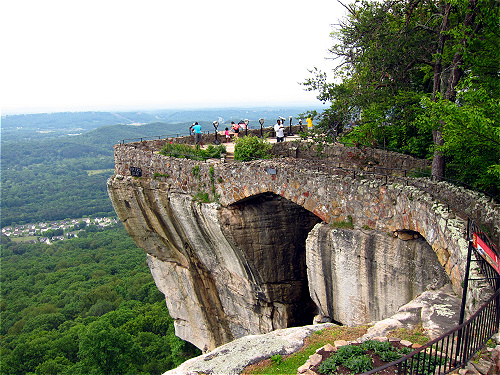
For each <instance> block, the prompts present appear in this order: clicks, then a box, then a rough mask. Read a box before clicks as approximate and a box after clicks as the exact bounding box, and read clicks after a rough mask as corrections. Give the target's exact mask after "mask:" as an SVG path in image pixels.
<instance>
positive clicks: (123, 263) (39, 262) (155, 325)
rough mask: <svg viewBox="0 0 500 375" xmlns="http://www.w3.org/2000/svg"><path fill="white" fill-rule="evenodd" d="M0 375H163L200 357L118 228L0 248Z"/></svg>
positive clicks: (137, 252) (141, 254)
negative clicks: (179, 333)
mask: <svg viewBox="0 0 500 375" xmlns="http://www.w3.org/2000/svg"><path fill="white" fill-rule="evenodd" d="M1 262H2V274H1V276H0V282H1V283H2V289H1V303H0V305H1V309H0V318H1V321H2V326H1V330H0V346H1V348H2V349H1V355H2V366H1V368H0V374H2V375H3V374H5V375H7V374H8V375H18V374H19V375H24V374H33V373H34V374H44V375H45V374H68V375H69V374H71V375H73V374H81V375H83V374H126V373H134V374H144V375H145V374H161V373H163V372H165V371H167V370H168V369H171V368H173V367H176V366H178V365H179V364H180V363H182V362H184V361H185V360H186V359H188V358H189V357H191V356H193V355H197V354H199V351H198V350H197V349H196V348H194V347H193V346H192V345H190V344H188V343H186V342H183V341H182V340H180V339H179V338H177V337H176V336H175V334H174V327H173V320H172V318H170V316H169V315H168V311H167V309H166V306H165V301H164V296H163V295H162V293H160V292H159V291H158V289H157V288H156V286H155V283H154V281H153V280H152V277H151V274H150V272H149V270H148V267H147V265H146V263H145V254H144V252H143V251H142V250H141V249H138V248H137V247H136V246H135V245H134V243H133V241H132V240H131V238H130V237H129V236H128V235H127V233H126V232H125V230H124V229H123V227H119V228H112V229H107V230H105V231H104V232H95V233H94V232H91V233H88V234H87V236H86V237H85V238H75V239H71V240H65V241H60V242H56V243H54V244H53V245H47V244H26V243H15V242H12V241H11V242H8V241H5V242H2V245H1Z"/></svg>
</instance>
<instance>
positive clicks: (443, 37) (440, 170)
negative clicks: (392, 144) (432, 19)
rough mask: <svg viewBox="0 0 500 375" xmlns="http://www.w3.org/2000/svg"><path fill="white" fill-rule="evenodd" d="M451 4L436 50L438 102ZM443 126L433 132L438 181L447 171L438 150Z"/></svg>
mask: <svg viewBox="0 0 500 375" xmlns="http://www.w3.org/2000/svg"><path fill="white" fill-rule="evenodd" d="M450 11H451V4H449V3H447V4H446V5H445V8H444V9H443V22H442V24H441V29H440V30H439V36H438V43H437V48H436V55H437V56H438V57H437V59H436V62H435V64H434V82H433V83H434V85H433V90H432V98H433V99H434V100H437V95H438V93H440V92H441V91H442V89H443V88H442V84H443V79H442V78H443V77H442V74H443V65H442V60H443V59H442V54H443V50H444V44H445V42H446V31H447V30H448V18H449V16H450ZM442 127H443V126H442V125H440V126H439V127H438V128H437V129H435V130H433V131H432V139H433V141H434V147H435V150H434V156H433V158H432V172H431V173H432V176H433V177H435V178H438V179H441V178H443V177H444V169H445V159H444V155H443V154H442V153H441V151H440V150H438V147H439V146H442V145H443V144H444V140H443V135H442V133H441V130H442Z"/></svg>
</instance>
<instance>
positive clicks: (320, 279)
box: [306, 224, 450, 326]
mask: <svg viewBox="0 0 500 375" xmlns="http://www.w3.org/2000/svg"><path fill="white" fill-rule="evenodd" d="M306 254H307V255H306V258H307V273H308V279H309V286H310V292H311V296H312V298H313V300H314V302H315V303H316V305H317V306H318V308H319V313H320V314H321V315H326V316H329V317H331V318H332V319H333V320H334V321H337V322H341V323H343V324H345V325H349V326H352V325H359V324H364V323H367V322H371V321H377V320H381V319H384V318H387V317H388V316H390V315H392V314H393V313H394V312H395V311H396V310H397V309H398V308H399V307H400V306H401V305H404V304H405V303H407V302H408V301H411V300H412V299H414V298H415V297H417V296H418V295H419V294H420V293H422V292H424V291H425V290H430V289H436V288H440V287H442V286H443V285H445V284H448V283H449V282H450V280H449V277H448V275H447V274H446V272H445V270H444V268H443V267H442V266H441V265H440V264H439V261H438V259H437V256H436V254H435V253H434V251H433V250H432V248H431V247H430V246H429V244H427V242H426V241H425V240H423V239H422V238H418V239H413V240H408V241H402V240H400V239H398V238H393V236H392V235H388V234H387V233H380V232H378V231H376V230H363V229H361V230H360V229H357V230H352V229H335V228H332V227H331V226H329V225H326V224H317V225H316V226H315V227H314V229H313V230H312V231H311V232H310V234H309V237H308V238H307V243H306Z"/></svg>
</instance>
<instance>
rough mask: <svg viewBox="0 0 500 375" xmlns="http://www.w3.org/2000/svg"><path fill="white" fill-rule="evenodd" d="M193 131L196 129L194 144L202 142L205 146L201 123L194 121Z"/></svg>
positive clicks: (201, 144)
mask: <svg viewBox="0 0 500 375" xmlns="http://www.w3.org/2000/svg"><path fill="white" fill-rule="evenodd" d="M193 131H194V144H195V145H196V144H200V146H203V139H202V137H201V135H202V133H203V132H202V131H201V125H199V124H198V123H197V122H195V123H194V125H193Z"/></svg>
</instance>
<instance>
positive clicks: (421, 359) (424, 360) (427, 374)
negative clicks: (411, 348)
mask: <svg viewBox="0 0 500 375" xmlns="http://www.w3.org/2000/svg"><path fill="white" fill-rule="evenodd" d="M417 360H418V364H417ZM446 360H447V358H446V357H436V356H433V355H429V354H426V353H424V352H420V353H418V354H416V355H415V357H414V361H413V362H411V366H410V367H409V368H408V371H410V372H411V371H415V373H417V374H422V375H431V374H434V373H435V370H436V367H437V366H439V365H440V364H444V363H445V362H446Z"/></svg>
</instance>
